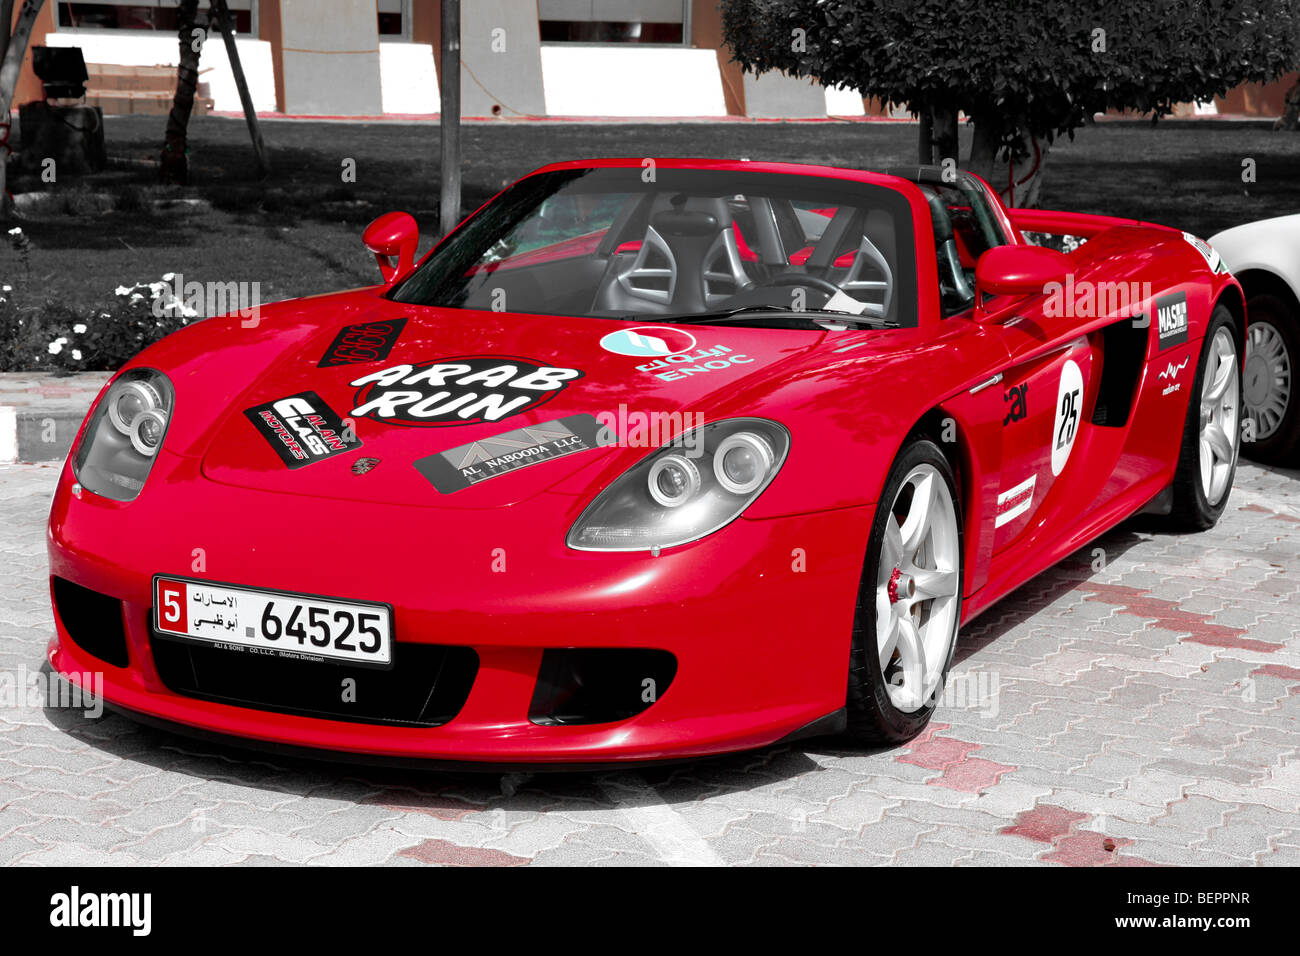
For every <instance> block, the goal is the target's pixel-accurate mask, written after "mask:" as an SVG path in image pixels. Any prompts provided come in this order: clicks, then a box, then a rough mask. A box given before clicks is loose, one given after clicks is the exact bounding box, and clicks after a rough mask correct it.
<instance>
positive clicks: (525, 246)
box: [390, 166, 916, 325]
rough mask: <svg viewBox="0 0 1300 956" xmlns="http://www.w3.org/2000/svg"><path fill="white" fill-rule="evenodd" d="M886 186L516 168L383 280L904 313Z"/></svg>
mask: <svg viewBox="0 0 1300 956" xmlns="http://www.w3.org/2000/svg"><path fill="white" fill-rule="evenodd" d="M913 248H914V247H913V241H912V220H911V209H910V206H909V205H908V202H907V199H906V197H905V196H904V195H903V194H902V193H900V192H897V191H895V190H892V189H888V188H885V187H882V186H875V185H871V184H867V183H856V182H848V181H844V180H837V179H832V178H825V177H816V176H802V175H792V174H777V173H763V172H736V171H732V170H698V169H657V170H655V169H646V168H642V167H640V166H637V167H630V168H600V169H578V170H565V171H557V172H550V173H543V174H539V175H536V176H530V177H528V178H526V179H524V180H521V181H520V182H519V183H516V184H515V185H514V186H512V187H511V188H510V189H508V190H507V191H506V192H504V193H502V194H501V195H500V196H499V197H497V199H496V200H495V201H493V202H492V203H491V204H490V205H488V206H487V207H485V208H484V209H483V210H481V211H480V212H479V213H478V214H477V215H475V216H474V217H473V218H471V219H470V220H469V221H467V222H466V223H465V224H464V225H462V226H461V228H460V229H458V230H457V231H456V232H455V233H454V234H453V235H452V236H451V237H450V238H449V239H448V240H447V241H446V242H445V243H444V244H443V245H442V247H441V248H439V249H438V251H437V252H436V253H435V254H434V255H433V256H431V257H430V258H429V259H428V261H426V262H425V263H424V265H422V266H421V267H420V268H419V269H418V270H416V271H415V272H414V273H413V274H412V275H411V276H410V277H409V278H408V279H406V280H405V281H404V282H402V283H401V284H400V285H399V286H398V287H397V288H395V289H394V290H393V291H392V292H391V293H390V297H391V298H393V299H394V300H396V301H398V302H408V303H412V304H418V305H430V306H442V307H447V308H457V309H484V310H493V311H498V312H526V313H537V314H547V315H578V316H595V317H603V318H633V317H641V316H647V315H659V316H665V317H672V318H681V319H684V320H685V319H689V318H690V317H692V316H707V315H709V314H713V313H719V314H721V313H728V312H734V311H736V310H754V309H759V308H771V309H776V310H782V311H785V310H789V311H795V312H802V311H809V312H815V311H817V310H825V311H830V312H836V313H842V314H845V315H855V316H863V317H866V318H870V319H878V320H881V321H882V323H883V324H891V325H895V324H896V325H915V324H916V302H915V290H916V278H915V272H916V270H915V262H914V256H913Z"/></svg>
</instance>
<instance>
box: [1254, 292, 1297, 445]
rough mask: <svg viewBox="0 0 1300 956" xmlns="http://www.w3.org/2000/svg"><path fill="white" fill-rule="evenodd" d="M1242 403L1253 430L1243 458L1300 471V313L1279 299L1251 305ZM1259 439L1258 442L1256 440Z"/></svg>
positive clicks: (1262, 297) (1259, 299) (1257, 299)
mask: <svg viewBox="0 0 1300 956" xmlns="http://www.w3.org/2000/svg"><path fill="white" fill-rule="evenodd" d="M1246 317H1247V318H1246V341H1247V348H1246V368H1245V373H1244V375H1243V376H1242V388H1241V391H1242V403H1243V408H1244V409H1245V416H1246V418H1247V419H1249V420H1250V421H1251V422H1252V423H1253V424H1252V425H1251V426H1249V427H1248V429H1247V431H1246V433H1245V434H1244V435H1243V439H1246V438H1250V439H1251V440H1250V441H1244V440H1243V442H1242V446H1241V453H1242V454H1243V455H1245V456H1246V457H1247V458H1253V459H1255V460H1256V461H1263V462H1268V463H1270V464H1277V465H1289V466H1291V467H1297V466H1300V397H1297V394H1296V384H1297V383H1296V376H1297V375H1298V374H1300V313H1297V311H1296V309H1295V307H1294V306H1292V305H1289V304H1288V303H1286V302H1284V301H1283V300H1282V299H1279V298H1278V297H1277V296H1273V295H1256V296H1253V297H1251V299H1250V301H1249V302H1248V303H1247V304H1246ZM1252 436H1253V437H1252Z"/></svg>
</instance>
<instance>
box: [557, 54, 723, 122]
mask: <svg viewBox="0 0 1300 956" xmlns="http://www.w3.org/2000/svg"><path fill="white" fill-rule="evenodd" d="M542 86H543V90H544V92H545V94H546V112H547V114H549V115H550V116H726V115H727V104H726V100H725V99H724V98H723V95H722V74H721V73H720V72H719V70H718V57H717V54H716V53H715V52H714V51H713V50H691V49H685V48H682V47H649V46H648V47H641V48H636V47H632V46H567V45H562V44H556V45H554V46H547V45H545V44H543V45H542Z"/></svg>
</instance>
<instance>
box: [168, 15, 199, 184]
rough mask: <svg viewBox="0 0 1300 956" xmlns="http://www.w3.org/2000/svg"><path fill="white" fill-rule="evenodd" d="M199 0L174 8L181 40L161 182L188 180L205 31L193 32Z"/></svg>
mask: <svg viewBox="0 0 1300 956" xmlns="http://www.w3.org/2000/svg"><path fill="white" fill-rule="evenodd" d="M198 18H199V0H181V2H180V5H179V6H178V7H177V9H176V20H177V22H178V24H179V30H178V32H177V36H178V39H179V40H180V54H181V56H180V63H179V64H178V65H177V67H176V96H175V97H173V99H172V109H171V112H170V113H168V114H167V131H166V133H165V134H164V135H163V148H162V155H161V156H160V157H159V176H160V178H161V180H162V181H163V182H164V183H172V184H175V185H180V186H184V185H186V184H187V183H188V182H189V181H190V161H189V155H188V154H189V139H188V133H189V127H190V114H191V113H192V112H193V111H194V94H195V93H196V92H197V90H198V86H199V56H200V55H201V54H202V52H203V41H204V40H205V39H206V38H207V37H206V31H205V33H204V34H201V35H199V36H196V35H195V31H196V30H198V29H199V27H198Z"/></svg>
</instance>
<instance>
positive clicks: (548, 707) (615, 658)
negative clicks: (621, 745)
mask: <svg viewBox="0 0 1300 956" xmlns="http://www.w3.org/2000/svg"><path fill="white" fill-rule="evenodd" d="M676 674H677V658H675V657H674V656H673V655H672V654H670V653H668V652H667V651H655V650H645V649H640V648H604V647H600V648H578V647H567V648H550V649H548V650H546V651H544V652H543V654H542V666H541V668H540V669H539V671H538V674H537V687H536V689H535V690H534V691H533V702H532V705H531V706H530V707H529V709H528V719H529V720H531V721H532V722H533V723H535V724H543V725H547V724H608V723H614V722H615V721H619V720H627V719H628V718H629V717H635V716H636V715H637V714H639V713H642V712H643V711H645V710H647V709H648V708H649V707H651V706H652V705H653V704H654V703H655V702H656V701H657V700H659V698H661V697H662V696H663V695H664V692H665V691H666V690H668V685H669V684H671V683H672V680H673V677H675V676H676Z"/></svg>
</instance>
